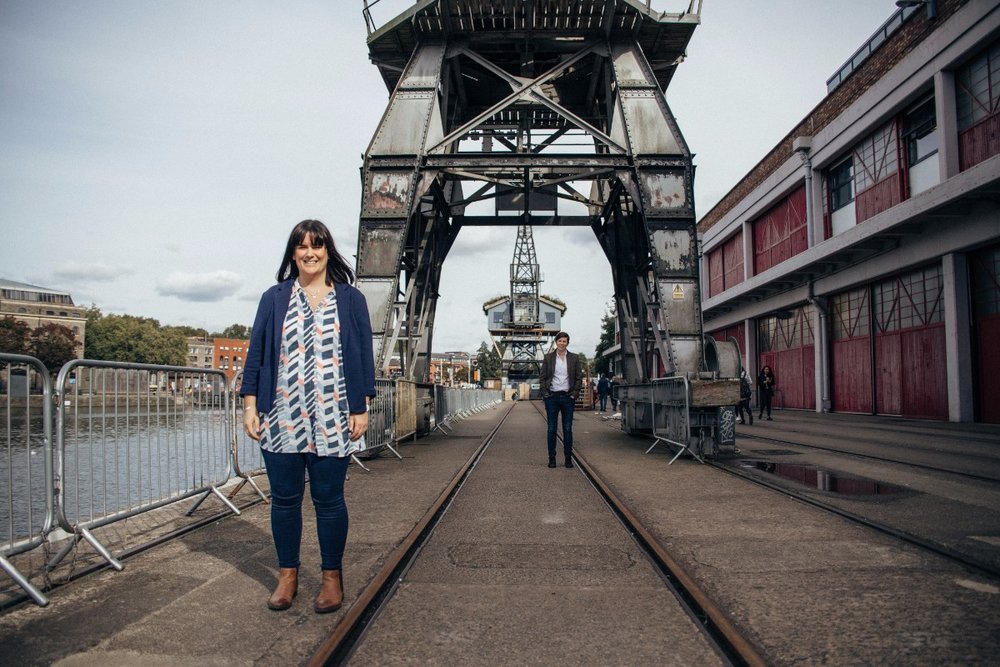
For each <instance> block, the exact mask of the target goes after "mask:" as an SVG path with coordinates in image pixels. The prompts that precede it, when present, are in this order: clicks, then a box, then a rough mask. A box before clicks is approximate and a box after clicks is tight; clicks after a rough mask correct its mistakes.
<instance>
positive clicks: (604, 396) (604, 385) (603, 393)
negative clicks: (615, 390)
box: [597, 374, 611, 412]
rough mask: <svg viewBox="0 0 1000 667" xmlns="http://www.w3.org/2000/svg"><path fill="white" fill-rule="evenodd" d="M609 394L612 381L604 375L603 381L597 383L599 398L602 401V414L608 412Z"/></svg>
mask: <svg viewBox="0 0 1000 667" xmlns="http://www.w3.org/2000/svg"><path fill="white" fill-rule="evenodd" d="M609 393H611V380H609V379H608V376H607V375H606V374H603V375H601V379H600V380H598V381H597V397H598V400H599V401H600V407H601V412H607V409H608V394H609Z"/></svg>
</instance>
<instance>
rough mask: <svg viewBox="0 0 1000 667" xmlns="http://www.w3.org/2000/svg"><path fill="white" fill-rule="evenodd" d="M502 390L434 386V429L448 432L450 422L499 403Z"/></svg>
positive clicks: (449, 430) (501, 397)
mask: <svg viewBox="0 0 1000 667" xmlns="http://www.w3.org/2000/svg"><path fill="white" fill-rule="evenodd" d="M502 400H503V392H501V391H500V390H499V389H459V388H457V387H444V386H441V385H435V386H434V417H435V425H434V428H435V429H440V430H441V432H442V433H445V434H448V433H450V432H451V431H452V426H451V424H452V422H454V421H457V420H461V419H465V418H466V417H469V416H470V415H473V414H475V413H477V412H482V411H483V410H485V409H487V408H489V407H491V406H493V405H496V404H497V403H500V402H501V401H502Z"/></svg>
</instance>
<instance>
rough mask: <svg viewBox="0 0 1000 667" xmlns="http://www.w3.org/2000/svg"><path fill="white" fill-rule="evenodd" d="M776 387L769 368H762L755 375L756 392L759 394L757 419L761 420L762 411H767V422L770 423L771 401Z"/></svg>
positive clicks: (776, 383)
mask: <svg viewBox="0 0 1000 667" xmlns="http://www.w3.org/2000/svg"><path fill="white" fill-rule="evenodd" d="M777 386H778V381H777V379H776V378H775V377H774V371H772V370H771V367H770V366H764V368H762V369H760V373H759V374H758V375H757V391H759V392H760V397H759V398H760V412H759V413H758V414H757V419H761V418H762V417H763V416H764V410H765V409H766V410H767V421H771V399H772V398H774V389H775V387H777Z"/></svg>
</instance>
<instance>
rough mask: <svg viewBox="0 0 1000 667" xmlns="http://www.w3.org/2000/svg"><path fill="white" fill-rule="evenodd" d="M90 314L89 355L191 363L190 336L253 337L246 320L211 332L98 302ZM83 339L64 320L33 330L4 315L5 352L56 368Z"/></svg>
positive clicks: (1, 347)
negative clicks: (111, 308)
mask: <svg viewBox="0 0 1000 667" xmlns="http://www.w3.org/2000/svg"><path fill="white" fill-rule="evenodd" d="M86 317H87V329H86V332H87V333H86V336H85V339H84V347H83V356H84V358H86V359H99V360H103V361H121V362H127V363H140V364H157V365H161V366H187V365H188V364H187V360H188V342H187V339H188V337H191V336H198V337H200V338H205V339H208V338H237V339H247V338H249V337H250V327H248V326H245V325H243V324H232V325H230V326H228V327H226V328H225V329H224V330H222V331H221V332H215V333H209V332H208V330H206V329H201V328H197V327H188V326H170V325H166V326H164V325H161V324H160V322H159V320H156V319H153V318H151V317H137V316H135V315H116V314H114V313H109V314H107V315H105V314H104V313H102V312H101V309H100V308H98V307H97V306H95V305H91V307H90V308H88V309H87V311H86ZM78 344H79V340H77V337H76V335H75V334H74V333H73V331H72V330H71V329H70V328H69V327H66V326H63V325H61V324H54V323H48V324H43V325H42V326H40V327H37V328H36V329H34V330H32V329H31V328H30V327H29V326H28V325H27V324H25V323H24V322H22V321H20V320H17V319H15V318H14V317H12V316H10V315H8V316H6V317H4V318H2V319H0V352H5V353H9V354H23V355H28V356H32V357H35V358H37V359H38V360H39V361H41V362H42V363H43V364H44V365H45V367H46V368H48V369H49V371H50V372H52V373H55V372H57V371H58V370H59V369H60V368H61V367H62V366H63V365H64V364H65V363H67V362H68V361H71V360H72V359H75V358H76V347H77V345H78Z"/></svg>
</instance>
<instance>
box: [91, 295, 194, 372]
mask: <svg viewBox="0 0 1000 667" xmlns="http://www.w3.org/2000/svg"><path fill="white" fill-rule="evenodd" d="M84 356H86V357H87V358H88V359H103V360H106V361H125V362H132V363H141V364H160V365H168V366H183V365H185V363H186V361H187V340H186V337H185V335H184V333H182V332H181V331H180V330H179V329H178V328H177V327H161V326H160V323H159V322H158V321H157V320H154V319H152V318H149V317H135V316H133V315H113V314H112V315H103V314H102V313H101V311H100V309H99V308H98V307H97V306H91V307H90V308H89V309H88V310H87V339H86V347H85V349H84Z"/></svg>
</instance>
